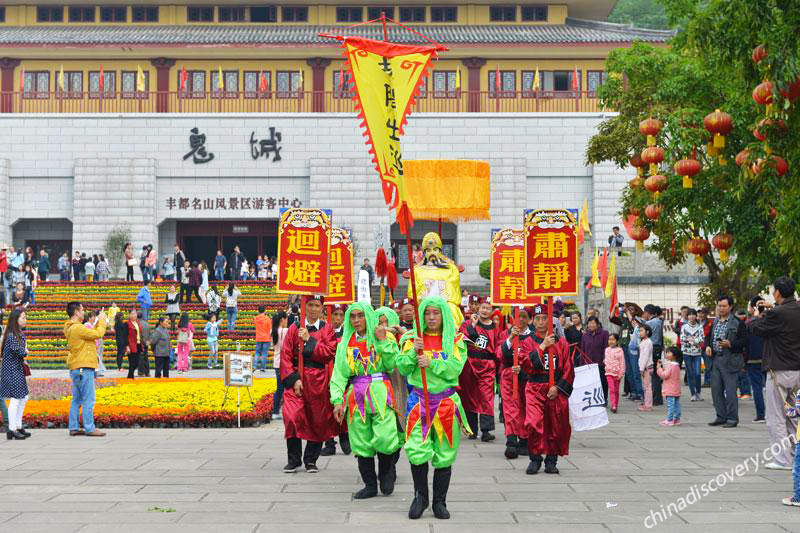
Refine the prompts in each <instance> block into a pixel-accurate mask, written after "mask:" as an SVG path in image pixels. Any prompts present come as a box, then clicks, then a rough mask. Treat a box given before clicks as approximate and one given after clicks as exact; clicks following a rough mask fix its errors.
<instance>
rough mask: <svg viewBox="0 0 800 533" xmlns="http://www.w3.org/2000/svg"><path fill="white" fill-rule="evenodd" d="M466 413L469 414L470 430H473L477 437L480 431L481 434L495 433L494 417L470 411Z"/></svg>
mask: <svg viewBox="0 0 800 533" xmlns="http://www.w3.org/2000/svg"><path fill="white" fill-rule="evenodd" d="M465 413H466V414H467V422H468V423H469V427H470V429H472V434H473V435H477V434H478V430H479V429H480V432H481V433H486V432H487V431H494V417H493V416H491V415H484V414H478V413H473V412H470V411H465Z"/></svg>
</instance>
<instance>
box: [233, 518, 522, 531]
mask: <svg viewBox="0 0 800 533" xmlns="http://www.w3.org/2000/svg"><path fill="white" fill-rule="evenodd" d="M403 518H404V519H405V520H404V523H401V525H400V524H397V520H395V523H394V524H382V525H381V527H380V533H430V526H429V525H428V524H427V523H425V521H424V520H409V519H408V518H407V517H405V516H404V517H403ZM275 530H276V528H275V526H274V525H272V524H269V523H266V524H260V525H259V526H258V530H256V532H255V533H275ZM289 530H290V531H291V533H321V532H324V533H354V532H358V533H360V531H361V530H360V529H358V530H357V529H354V528H353V526H351V525H350V524H326V525H325V528H324V529H320V527H319V526H318V525H307V526H303V525H299V526H291V527H290V528H289ZM482 530H483V531H485V527H483V529H482ZM217 533H218V532H217ZM226 533H227V532H226ZM517 533H519V530H518V531H517Z"/></svg>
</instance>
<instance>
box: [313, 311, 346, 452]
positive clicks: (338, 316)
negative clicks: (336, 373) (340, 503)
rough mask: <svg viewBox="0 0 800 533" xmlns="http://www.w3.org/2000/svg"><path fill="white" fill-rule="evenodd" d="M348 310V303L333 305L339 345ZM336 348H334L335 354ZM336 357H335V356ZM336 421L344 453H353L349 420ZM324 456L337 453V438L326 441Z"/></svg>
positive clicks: (332, 323)
mask: <svg viewBox="0 0 800 533" xmlns="http://www.w3.org/2000/svg"><path fill="white" fill-rule="evenodd" d="M345 311H347V305H345V304H334V305H332V306H331V314H330V317H331V323H330V327H331V328H332V329H333V333H334V338H335V339H336V345H337V346H338V345H339V342H340V341H341V340H342V332H343V331H344V327H343V324H344V313H345ZM335 353H336V350H335V349H334V354H335ZM334 358H335V357H334ZM327 366H328V378H330V377H331V374H333V359H331V360H330V362H329V363H328V365H327ZM334 423H335V424H336V425H337V426H338V427H339V431H338V434H339V445H340V446H341V447H342V453H343V454H345V455H350V453H352V449H351V448H350V436H349V435H348V434H347V422H346V421H344V420H343V421H342V423H341V424H340V423H338V422H336V421H335V420H334ZM320 455H322V456H323V457H325V456H328V455H336V439H333V438H331V439H328V440H326V441H325V445H324V446H323V447H322V453H321V454H320Z"/></svg>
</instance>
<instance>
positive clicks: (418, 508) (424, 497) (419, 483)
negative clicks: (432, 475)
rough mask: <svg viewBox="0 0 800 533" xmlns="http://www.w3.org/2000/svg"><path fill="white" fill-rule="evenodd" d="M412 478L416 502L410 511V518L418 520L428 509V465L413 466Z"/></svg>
mask: <svg viewBox="0 0 800 533" xmlns="http://www.w3.org/2000/svg"><path fill="white" fill-rule="evenodd" d="M411 477H412V478H413V479H414V501H412V502H411V507H410V508H409V509H408V517H409V518H410V519H412V520H416V519H418V518H419V517H421V516H422V513H424V512H425V509H427V508H428V503H429V502H428V463H424V464H421V465H411Z"/></svg>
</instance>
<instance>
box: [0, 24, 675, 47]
mask: <svg viewBox="0 0 800 533" xmlns="http://www.w3.org/2000/svg"><path fill="white" fill-rule="evenodd" d="M416 29H417V30H418V31H420V32H421V33H423V34H424V35H426V36H428V37H429V38H431V39H433V40H435V41H438V42H440V43H442V44H445V45H448V44H452V45H458V44H489V45H503V44H505V45H509V44H510V45H514V44H550V43H553V44H558V43H564V44H572V43H627V42H631V41H634V40H641V41H647V42H655V43H662V42H665V41H667V40H668V39H669V38H670V37H672V35H673V33H672V32H670V31H660V30H644V29H637V28H632V27H630V26H627V25H624V24H612V23H608V22H595V21H585V20H578V19H567V22H566V24H563V25H541V26H532V25H513V26H512V25H476V26H464V25H431V26H424V27H417V28H416ZM320 33H330V34H334V35H336V34H345V33H346V34H348V35H360V36H364V37H370V38H374V39H383V30H382V28H381V26H379V25H368V26H358V27H355V28H346V27H343V26H335V27H331V26H309V25H302V26H301V25H274V26H257V25H228V24H225V25H213V26H210V25H207V26H203V25H183V26H137V25H125V26H76V25H64V26H24V27H23V26H11V27H3V28H0V46H16V47H24V46H43V45H44V46H48V45H66V46H70V45H71V46H98V45H99V46H102V45H138V46H158V45H167V46H171V45H173V46H181V45H216V44H219V45H228V46H237V45H242V46H258V45H265V46H281V45H284V46H286V45H288V46H291V45H324V44H331V43H332V42H333V41H332V40H331V39H326V38H323V37H319V34H320ZM389 39H390V40H391V41H393V42H398V43H422V42H425V41H424V40H423V39H421V38H420V37H419V36H417V35H415V34H413V33H411V32H409V31H406V30H404V29H402V28H399V27H397V26H390V27H389Z"/></svg>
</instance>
